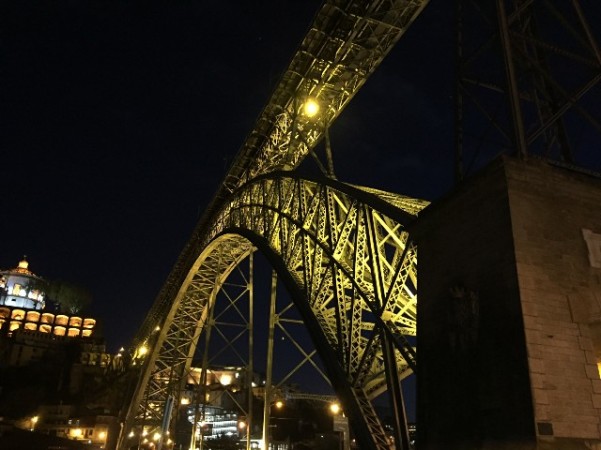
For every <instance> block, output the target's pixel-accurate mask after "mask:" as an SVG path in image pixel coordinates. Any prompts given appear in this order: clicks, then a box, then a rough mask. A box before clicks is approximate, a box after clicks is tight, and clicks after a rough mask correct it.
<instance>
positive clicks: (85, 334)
mask: <svg viewBox="0 0 601 450" xmlns="http://www.w3.org/2000/svg"><path fill="white" fill-rule="evenodd" d="M81 335H82V336H83V337H89V336H92V330H83V331H82V332H81Z"/></svg>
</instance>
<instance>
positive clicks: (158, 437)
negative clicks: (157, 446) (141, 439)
mask: <svg viewBox="0 0 601 450" xmlns="http://www.w3.org/2000/svg"><path fill="white" fill-rule="evenodd" d="M152 439H153V440H155V441H158V440H159V439H161V433H154V435H153V436H152Z"/></svg>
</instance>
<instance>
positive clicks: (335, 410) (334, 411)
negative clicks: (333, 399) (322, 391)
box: [330, 403, 340, 414]
mask: <svg viewBox="0 0 601 450" xmlns="http://www.w3.org/2000/svg"><path fill="white" fill-rule="evenodd" d="M330 411H331V413H332V414H338V413H340V405H339V404H338V403H332V404H331V405H330Z"/></svg>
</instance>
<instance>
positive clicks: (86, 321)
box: [83, 319, 96, 328]
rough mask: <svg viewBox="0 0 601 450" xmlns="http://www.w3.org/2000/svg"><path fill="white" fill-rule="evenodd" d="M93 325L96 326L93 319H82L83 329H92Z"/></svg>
mask: <svg viewBox="0 0 601 450" xmlns="http://www.w3.org/2000/svg"><path fill="white" fill-rule="evenodd" d="M94 325H96V321H95V320H94V319H84V320H83V327H84V328H94Z"/></svg>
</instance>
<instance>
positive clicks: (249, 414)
mask: <svg viewBox="0 0 601 450" xmlns="http://www.w3.org/2000/svg"><path fill="white" fill-rule="evenodd" d="M253 255H254V252H250V255H248V365H247V370H246V382H247V384H248V386H247V389H248V391H247V395H248V402H247V405H246V407H247V408H248V412H247V414H246V417H247V424H246V450H250V447H251V445H250V444H251V437H252V436H251V434H252V428H253V375H254V367H253V363H254V358H253V352H254V339H253V333H254V292H255V286H254V258H253Z"/></svg>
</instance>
